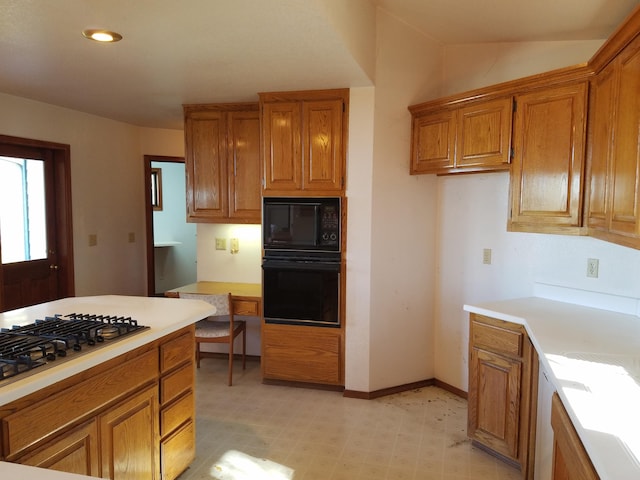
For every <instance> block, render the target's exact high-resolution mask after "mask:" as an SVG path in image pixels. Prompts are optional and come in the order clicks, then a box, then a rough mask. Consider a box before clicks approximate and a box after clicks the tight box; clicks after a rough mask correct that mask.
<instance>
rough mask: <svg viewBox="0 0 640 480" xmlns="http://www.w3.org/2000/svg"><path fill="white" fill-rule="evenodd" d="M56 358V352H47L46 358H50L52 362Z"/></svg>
mask: <svg viewBox="0 0 640 480" xmlns="http://www.w3.org/2000/svg"><path fill="white" fill-rule="evenodd" d="M56 358H58V357H56V354H55V353H47V356H46V359H47V360H49V361H50V362H53V361H54V360H55V359H56Z"/></svg>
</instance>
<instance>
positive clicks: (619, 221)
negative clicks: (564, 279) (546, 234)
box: [587, 37, 640, 248]
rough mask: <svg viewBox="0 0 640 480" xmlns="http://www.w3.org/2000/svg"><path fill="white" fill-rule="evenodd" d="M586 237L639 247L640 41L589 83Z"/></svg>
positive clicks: (634, 41)
mask: <svg viewBox="0 0 640 480" xmlns="http://www.w3.org/2000/svg"><path fill="white" fill-rule="evenodd" d="M591 89H592V100H591V109H590V113H591V128H590V130H589V155H588V163H589V169H588V179H587V181H588V185H589V205H588V213H587V224H588V228H589V234H590V235H592V236H594V237H596V238H601V239H603V240H608V241H612V242H615V243H619V244H622V245H626V246H629V247H632V248H640V209H638V202H639V201H640V171H639V168H640V137H639V136H638V129H639V128H640V37H637V38H636V39H635V40H633V41H632V42H631V43H629V44H628V45H627V46H626V47H625V48H624V49H623V50H622V51H621V52H620V53H619V54H618V55H617V56H616V57H615V58H614V59H613V60H612V61H611V63H609V64H608V65H606V66H605V67H604V68H603V69H602V70H601V71H600V72H598V74H597V75H596V76H595V78H594V79H593V80H592V81H591Z"/></svg>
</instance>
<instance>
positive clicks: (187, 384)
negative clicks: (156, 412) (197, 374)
mask: <svg viewBox="0 0 640 480" xmlns="http://www.w3.org/2000/svg"><path fill="white" fill-rule="evenodd" d="M193 369H194V366H193V364H192V363H189V364H187V365H185V366H184V367H182V368H180V369H178V370H176V371H175V372H173V373H171V374H170V375H167V376H165V377H163V378H161V379H160V404H161V405H166V404H167V403H169V402H170V401H171V400H173V399H174V398H176V397H178V396H179V395H180V394H182V393H184V392H187V391H189V390H192V389H193V383H194V371H193Z"/></svg>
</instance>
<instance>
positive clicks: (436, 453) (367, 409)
mask: <svg viewBox="0 0 640 480" xmlns="http://www.w3.org/2000/svg"><path fill="white" fill-rule="evenodd" d="M234 373H235V375H234V385H233V386H232V387H228V386H227V385H226V361H225V360H224V359H205V360H203V361H202V367H201V368H200V369H199V370H198V372H197V377H196V384H197V394H196V404H197V406H196V409H197V410H196V412H197V427H196V428H197V453H196V459H195V461H194V462H193V463H192V465H191V467H190V468H189V469H188V470H187V471H186V472H184V473H183V474H182V475H181V476H180V478H179V480H195V479H206V480H211V479H217V480H272V479H273V480H276V479H277V480H290V479H294V480H358V479H368V480H370V479H393V480H405V479H406V480H411V479H413V480H436V479H437V480H470V479H474V480H476V479H483V480H518V479H520V478H521V476H520V472H519V471H518V470H516V469H514V468H513V467H510V466H508V465H505V464H503V463H502V462H500V461H498V460H496V459H494V458H493V457H492V456H490V455H488V454H487V453H485V452H483V451H481V450H479V449H477V448H475V447H473V446H472V445H471V443H470V441H469V440H468V439H467V437H466V418H467V402H466V400H464V399H461V398H459V397H457V396H455V395H453V394H450V393H449V392H446V391H444V390H442V389H439V388H437V387H427V388H421V389H416V390H413V391H408V392H403V393H400V394H396V395H390V396H386V397H382V398H379V399H376V400H359V399H352V398H344V397H343V396H342V394H341V393H338V392H330V391H322V390H313V389H305V388H293V387H283V386H272V385H263V384H262V383H261V381H260V378H261V377H260V365H259V363H258V362H257V361H250V362H247V370H246V371H245V372H242V370H241V369H240V368H239V366H238V368H237V369H236V370H235V372H234Z"/></svg>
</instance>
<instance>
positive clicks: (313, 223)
mask: <svg viewBox="0 0 640 480" xmlns="http://www.w3.org/2000/svg"><path fill="white" fill-rule="evenodd" d="M340 207H341V199H340V198H337V197H330V198H282V197H280V198H264V200H263V223H262V228H263V237H262V238H263V247H264V257H263V261H262V270H263V279H262V285H263V308H264V320H265V322H266V323H279V324H290V325H313V326H322V327H340V325H341V318H340V315H341V313H340V312H341V301H340V300H341V299H340V292H341V274H342V255H341V253H340V250H341V249H340V245H341V234H340V232H341V228H340V227H341V212H340Z"/></svg>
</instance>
